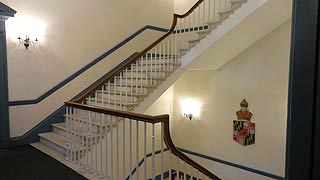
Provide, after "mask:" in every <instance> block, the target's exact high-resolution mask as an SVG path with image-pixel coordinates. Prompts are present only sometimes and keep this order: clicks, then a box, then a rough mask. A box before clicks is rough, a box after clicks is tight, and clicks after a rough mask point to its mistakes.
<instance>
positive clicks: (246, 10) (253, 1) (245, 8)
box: [181, 0, 268, 69]
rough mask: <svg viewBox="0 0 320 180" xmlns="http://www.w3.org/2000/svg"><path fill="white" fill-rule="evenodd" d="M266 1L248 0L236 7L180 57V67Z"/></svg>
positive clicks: (189, 61) (188, 62) (184, 66)
mask: <svg viewBox="0 0 320 180" xmlns="http://www.w3.org/2000/svg"><path fill="white" fill-rule="evenodd" d="M266 2H268V0H248V2H247V3H244V4H243V5H242V7H241V8H239V9H237V10H236V11H235V12H234V14H232V15H230V16H229V18H228V19H226V20H224V21H223V22H222V23H221V24H220V25H219V26H218V27H217V28H216V29H215V30H213V31H211V32H210V33H209V34H208V35H207V36H206V38H204V39H202V40H201V41H200V42H199V43H198V44H197V45H196V46H195V47H193V48H192V49H191V50H190V51H189V52H187V53H186V54H185V55H184V56H183V57H182V58H181V68H187V66H188V65H189V64H190V63H191V62H192V61H193V60H195V59H196V58H197V57H198V56H200V55H201V54H202V53H203V52H204V51H206V50H207V49H208V48H209V47H210V46H212V45H213V44H214V43H215V42H217V41H218V40H219V39H220V38H222V37H223V36H224V35H225V34H226V33H228V32H229V31H231V30H232V29H233V28H235V27H236V26H237V25H238V24H239V23H241V22H242V21H243V20H244V19H246V18H247V17H248V16H250V15H251V14H253V13H254V12H255V11H256V10H257V9H259V8H260V7H262V6H263V5H264V4H265V3H266ZM225 63H227V62H225ZM222 65H223V64H220V65H219V67H221V66H222ZM217 68H218V67H217ZM217 68H216V69H217Z"/></svg>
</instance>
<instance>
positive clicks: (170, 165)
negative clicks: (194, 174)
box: [169, 149, 172, 180]
mask: <svg viewBox="0 0 320 180" xmlns="http://www.w3.org/2000/svg"><path fill="white" fill-rule="evenodd" d="M171 156H172V154H171V149H169V180H171V179H172V164H171Z"/></svg>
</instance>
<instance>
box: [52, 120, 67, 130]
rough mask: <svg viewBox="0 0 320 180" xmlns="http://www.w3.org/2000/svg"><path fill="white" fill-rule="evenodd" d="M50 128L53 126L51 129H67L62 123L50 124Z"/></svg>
mask: <svg viewBox="0 0 320 180" xmlns="http://www.w3.org/2000/svg"><path fill="white" fill-rule="evenodd" d="M52 126H53V127H56V128H59V129H62V130H66V129H67V127H66V123H65V122H62V123H54V124H52Z"/></svg>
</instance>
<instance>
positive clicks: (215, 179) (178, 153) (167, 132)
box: [163, 118, 221, 180]
mask: <svg viewBox="0 0 320 180" xmlns="http://www.w3.org/2000/svg"><path fill="white" fill-rule="evenodd" d="M163 126H164V128H163V129H164V137H163V139H164V142H165V143H166V145H167V147H168V148H169V149H170V150H171V153H172V154H174V155H176V156H177V157H179V158H180V159H182V160H183V161H184V162H186V163H188V164H189V165H190V166H192V167H194V168H195V169H198V170H199V171H200V172H201V173H203V174H205V175H206V176H208V177H209V178H210V179H212V180H221V179H220V178H219V177H217V176H216V175H214V174H212V173H211V172H210V171H208V170H207V169H206V168H204V167H203V166H201V165H200V164H198V163H196V162H195V161H193V160H192V159H190V158H189V157H188V156H186V155H185V154H183V153H182V152H181V151H179V150H178V149H177V148H176V146H175V145H174V144H173V142H172V139H171V135H170V128H169V118H168V119H165V121H164V122H163Z"/></svg>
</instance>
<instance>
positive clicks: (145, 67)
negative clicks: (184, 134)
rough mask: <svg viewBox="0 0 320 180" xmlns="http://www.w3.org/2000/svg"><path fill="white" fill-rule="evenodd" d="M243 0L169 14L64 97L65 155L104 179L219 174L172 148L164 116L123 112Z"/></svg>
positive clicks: (206, 2)
mask: <svg viewBox="0 0 320 180" xmlns="http://www.w3.org/2000/svg"><path fill="white" fill-rule="evenodd" d="M246 1H247V0H199V1H198V2H197V3H196V4H195V5H194V6H193V7H192V8H191V9H190V10H189V11H188V12H187V13H185V14H183V15H177V14H174V19H173V24H172V26H171V28H170V30H169V31H168V32H167V33H166V34H165V35H163V36H162V37H161V38H159V39H158V40H157V41H155V42H154V43H152V44H151V45H150V46H148V47H147V48H146V49H145V50H143V51H142V52H141V53H139V54H138V55H137V56H136V57H135V58H133V59H132V60H131V61H129V62H127V63H126V64H124V65H123V66H122V67H121V68H119V69H118V70H117V71H116V72H114V73H112V74H111V75H110V76H109V77H108V78H106V79H105V80H104V81H102V82H101V83H99V84H98V85H96V86H95V87H94V88H92V89H91V90H89V91H88V92H86V93H85V94H84V95H83V96H81V97H80V98H78V99H76V100H74V101H71V102H67V103H66V106H67V109H66V113H67V114H66V126H67V138H68V140H69V142H68V143H67V144H66V147H67V153H66V159H67V160H70V161H72V162H74V163H76V164H78V165H79V166H80V167H81V169H82V170H83V171H87V172H91V173H96V175H98V176H100V177H105V178H109V179H126V178H127V177H126V176H128V175H129V176H128V179H133V178H134V179H144V180H145V179H146V178H151V179H155V176H157V175H160V178H161V179H163V178H164V176H165V174H167V175H168V176H169V178H170V179H171V178H172V177H173V178H175V179H219V178H217V177H216V176H215V175H213V174H212V173H211V172H209V171H208V170H206V169H205V168H203V167H202V166H200V165H198V164H197V163H195V162H194V161H192V160H191V159H189V158H188V157H187V156H185V155H184V154H182V153H181V152H180V151H178V150H177V149H176V148H175V147H174V145H173V143H172V141H171V138H170V133H169V131H168V129H169V127H168V122H167V121H168V119H161V118H163V116H160V117H151V116H145V115H137V114H133V113H129V112H128V111H134V110H135V108H137V107H138V105H139V104H140V103H141V102H142V101H143V99H144V98H145V97H147V96H148V95H149V94H150V93H151V92H152V91H153V90H154V89H155V88H156V87H157V86H159V85H160V84H161V83H162V82H163V81H164V80H165V79H166V78H167V77H168V76H170V75H171V74H172V73H173V72H174V71H175V70H176V69H178V68H180V65H181V63H182V62H181V59H182V57H183V56H184V55H185V54H186V53H188V52H189V51H190V49H191V48H193V47H194V46H196V45H197V44H198V43H199V42H200V41H201V40H202V39H203V38H205V37H206V35H207V34H209V33H210V32H211V31H213V30H214V29H216V28H217V27H218V26H219V25H220V24H221V23H222V22H223V21H224V20H225V19H227V18H228V17H229V16H230V15H231V14H232V13H233V12H234V11H235V10H237V9H238V8H240V7H241V5H242V4H243V3H245V2H246ZM213 33H214V32H213ZM163 140H164V141H163ZM163 142H165V144H166V146H165V145H164V144H163ZM140 145H143V146H140ZM166 148H168V149H169V151H167V152H165V151H164V149H166ZM159 149H160V151H159V152H160V153H156V152H157V150H159ZM150 152H151V155H150V157H149V156H148V157H147V154H148V153H150ZM150 158H151V159H150ZM141 159H142V160H143V161H142V164H143V165H144V166H143V167H142V164H141ZM147 164H148V165H147ZM159 164H160V166H159ZM159 167H160V168H159ZM150 168H151V169H150Z"/></svg>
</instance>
